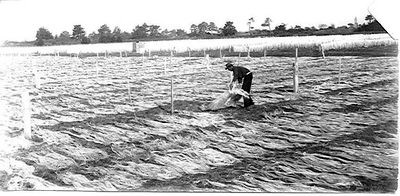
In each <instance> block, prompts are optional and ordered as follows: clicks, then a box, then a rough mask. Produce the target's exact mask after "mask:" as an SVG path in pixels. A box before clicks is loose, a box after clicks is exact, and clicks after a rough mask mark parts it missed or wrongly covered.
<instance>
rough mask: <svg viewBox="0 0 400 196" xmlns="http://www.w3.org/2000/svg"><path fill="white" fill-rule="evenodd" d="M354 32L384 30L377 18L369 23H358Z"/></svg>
mask: <svg viewBox="0 0 400 196" xmlns="http://www.w3.org/2000/svg"><path fill="white" fill-rule="evenodd" d="M356 32H386V30H385V28H383V26H382V25H381V24H380V23H379V22H378V21H377V20H374V21H372V22H371V23H368V24H362V25H360V26H359V27H358V28H357V29H356Z"/></svg>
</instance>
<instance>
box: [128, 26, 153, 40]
mask: <svg viewBox="0 0 400 196" xmlns="http://www.w3.org/2000/svg"><path fill="white" fill-rule="evenodd" d="M148 35H149V26H148V25H147V24H146V23H143V25H140V26H139V25H137V26H136V27H135V28H134V29H133V31H132V38H133V39H140V38H146V37H147V36H148Z"/></svg>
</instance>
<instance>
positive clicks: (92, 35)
mask: <svg viewBox="0 0 400 196" xmlns="http://www.w3.org/2000/svg"><path fill="white" fill-rule="evenodd" d="M99 37H100V36H99V34H97V33H96V32H94V31H93V32H92V33H90V34H89V39H90V40H91V42H92V43H98V42H99Z"/></svg>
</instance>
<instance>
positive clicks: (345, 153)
mask: <svg viewBox="0 0 400 196" xmlns="http://www.w3.org/2000/svg"><path fill="white" fill-rule="evenodd" d="M2 58H3V59H2V62H1V66H0V80H1V81H0V85H1V86H0V89H1V90H0V107H1V108H0V109H1V116H0V136H1V137H0V138H1V140H0V186H1V189H3V190H95V191H223V192H227V191H233V192H244V191H245V192H337V191H340V192H342V191H346V192H394V191H395V190H396V187H397V174H398V167H397V165H398V154H397V153H398V141H397V139H398V136H397V117H398V113H397V109H398V106H397V100H398V79H397V78H398V61H397V59H396V57H373V58H371V57H341V74H340V83H339V65H340V63H339V57H328V58H327V59H325V60H324V59H321V58H314V57H301V58H299V70H300V75H299V78H300V93H299V94H297V95H295V94H293V93H292V92H291V85H292V63H293V61H294V59H293V58H288V57H279V58H277V57H267V58H240V59H239V58H225V59H219V58H218V59H211V63H210V68H211V69H208V68H207V66H205V65H204V62H203V61H204V59H203V58H183V57H178V58H177V57H175V58H172V59H169V58H166V57H157V58H156V57H154V58H138V57H135V58H117V57H112V58H92V57H89V58H83V59H78V58H70V57H2ZM227 59H230V60H232V61H234V62H237V63H239V64H240V65H243V66H246V67H248V68H250V69H251V70H253V72H254V80H253V88H252V93H253V95H254V99H255V102H256V105H255V106H251V107H250V108H248V109H243V108H226V109H222V110H219V111H202V110H200V108H201V106H202V105H204V104H207V103H209V102H211V101H213V100H214V99H216V98H217V97H218V96H219V95H221V94H222V93H223V92H224V91H225V90H226V88H227V86H226V84H227V83H228V80H229V73H228V72H227V71H225V70H224V69H223V68H224V66H223V65H224V63H223V61H224V60H227ZM170 63H171V64H172V65H173V66H170V65H169V64H170ZM96 65H97V66H96ZM36 72H37V75H38V76H36V77H33V75H32V73H36ZM174 73H179V76H173V74H174ZM164 76H165V77H164ZM172 76H173V81H174V93H175V95H174V100H175V102H174V107H175V114H174V115H171V114H170V107H171V105H170V78H171V77H172ZM37 80H39V81H41V85H40V86H38V87H39V88H36V87H35V86H34V85H33V84H35V81H37ZM128 88H129V89H130V92H131V93H130V94H131V95H129V91H128ZM24 89H29V90H30V95H31V99H32V101H31V104H32V132H33V141H28V140H25V139H24V137H23V134H22V132H23V118H22V113H23V112H22V111H23V110H22V106H21V95H20V93H21V91H25V90H24Z"/></svg>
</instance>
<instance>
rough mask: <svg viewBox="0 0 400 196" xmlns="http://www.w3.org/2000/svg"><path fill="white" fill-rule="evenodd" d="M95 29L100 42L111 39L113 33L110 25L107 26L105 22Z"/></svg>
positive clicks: (107, 41) (106, 41)
mask: <svg viewBox="0 0 400 196" xmlns="http://www.w3.org/2000/svg"><path fill="white" fill-rule="evenodd" d="M97 31H98V32H99V42H100V43H109V42H112V41H113V35H112V33H111V30H110V27H108V26H107V25H106V24H103V25H101V26H100V28H99V29H98V30H97Z"/></svg>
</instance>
